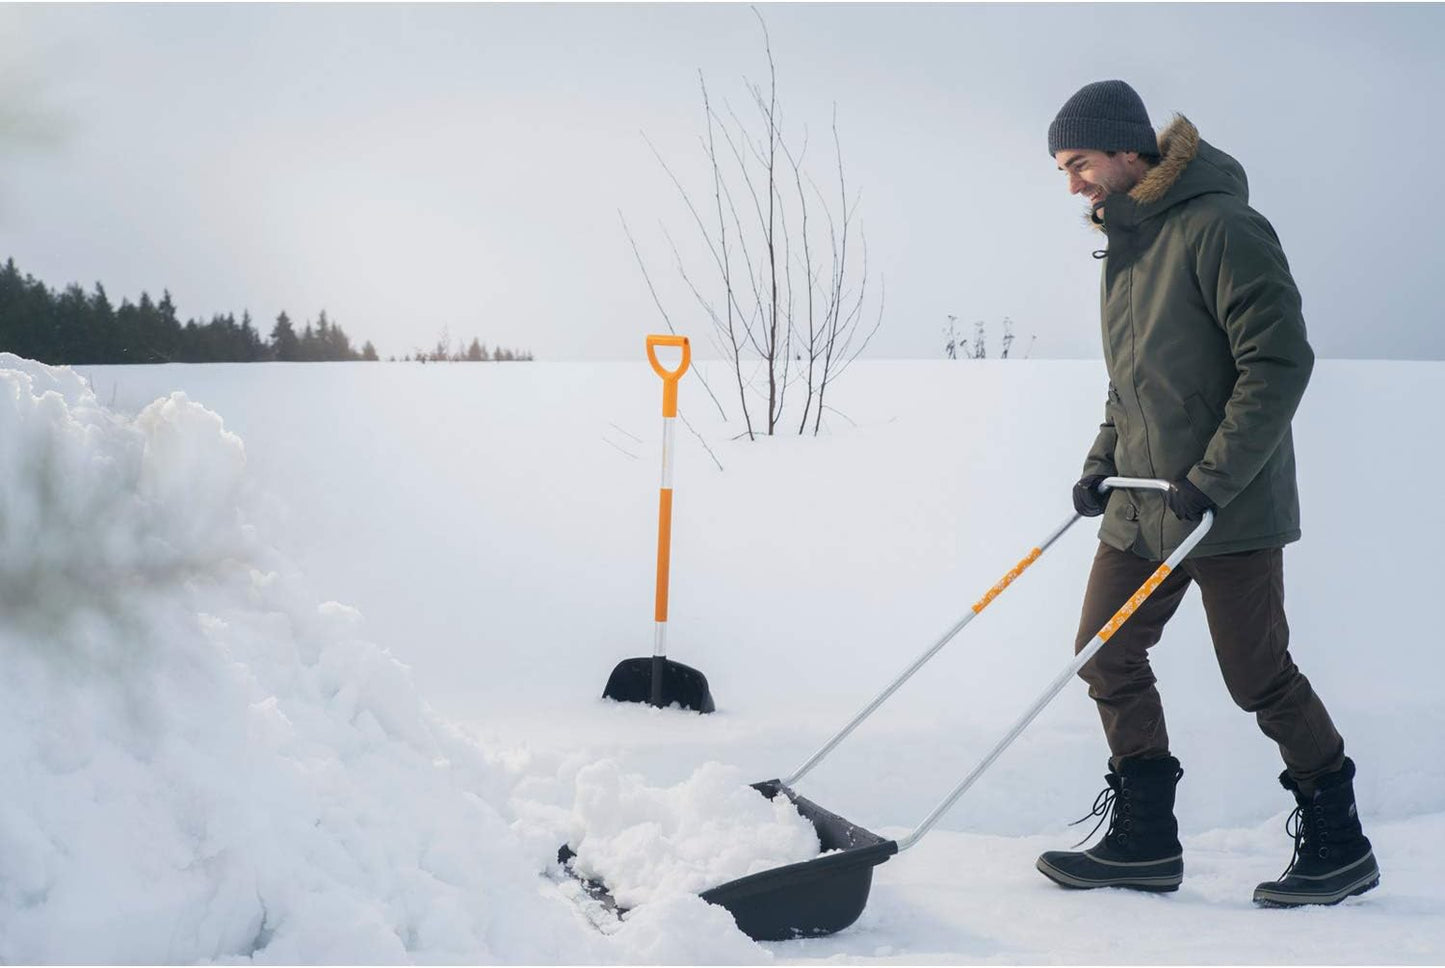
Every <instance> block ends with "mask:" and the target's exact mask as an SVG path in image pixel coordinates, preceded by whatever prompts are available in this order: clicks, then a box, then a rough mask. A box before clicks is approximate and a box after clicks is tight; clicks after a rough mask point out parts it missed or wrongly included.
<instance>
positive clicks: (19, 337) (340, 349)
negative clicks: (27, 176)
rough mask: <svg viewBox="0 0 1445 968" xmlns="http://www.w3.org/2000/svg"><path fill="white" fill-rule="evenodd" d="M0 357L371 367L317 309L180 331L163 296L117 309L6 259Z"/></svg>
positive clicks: (484, 356)
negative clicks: (310, 316) (294, 316)
mask: <svg viewBox="0 0 1445 968" xmlns="http://www.w3.org/2000/svg"><path fill="white" fill-rule="evenodd" d="M0 352H6V353H14V354H15V355H17V356H23V357H25V358H26V359H31V360H36V361H38V362H40V363H48V364H52V365H57V364H74V365H96V364H109V363H261V362H270V361H278V362H295V363H312V362H324V361H336V360H369V361H370V360H377V359H378V356H377V354H376V348H375V347H374V346H372V344H371V341H370V340H367V341H365V342H364V343H363V344H362V345H361V348H360V349H357V348H355V347H354V346H352V344H351V338H350V337H349V336H348V335H347V334H346V331H345V330H344V329H342V328H341V326H340V325H339V324H338V323H336V322H335V321H333V320H331V319H329V318H328V317H327V315H326V311H325V310H324V309H323V310H322V311H321V313H320V314H319V315H318V317H317V319H316V321H315V322H314V323H313V322H310V321H308V322H306V324H305V325H304V326H303V327H302V328H301V329H300V330H299V331H298V330H297V328H296V325H295V324H294V323H293V322H292V321H291V317H290V316H289V315H287V313H286V312H285V311H282V312H281V313H280V314H278V315H277V317H276V320H275V323H274V324H273V326H272V328H271V334H270V336H269V337H262V335H261V332H260V330H258V329H257V327H256V325H255V323H254V322H253V321H252V319H251V314H250V312H248V311H247V312H242V313H241V318H240V319H239V320H238V319H237V318H236V316H235V314H234V313H217V314H215V315H213V316H212V317H211V318H210V320H208V321H205V322H201V321H199V320H196V319H188V320H186V322H185V323H182V322H181V321H180V319H179V317H178V316H177V315H176V307H175V304H174V303H173V302H172V301H171V294H170V292H169V291H165V292H163V294H162V296H161V298H160V300H159V301H156V300H154V299H152V298H151V296H150V294H149V293H145V292H142V293H141V295H140V301H139V302H137V303H132V302H131V301H130V300H129V299H122V300H121V303H120V306H118V307H117V306H115V305H114V304H113V303H112V302H111V299H110V297H109V295H108V294H107V293H106V291H105V287H104V286H102V285H101V284H100V283H98V282H97V283H96V284H95V288H94V289H93V290H92V291H91V292H86V291H85V290H83V289H81V287H80V286H79V285H78V284H76V283H71V284H70V285H69V286H67V287H66V288H65V289H64V290H60V291H57V290H53V289H51V288H50V287H49V286H47V285H45V283H43V282H41V281H39V280H37V279H35V278H34V277H33V276H30V275H28V274H27V275H23V276H22V275H21V273H20V270H19V269H18V268H17V267H16V265H15V260H14V259H13V258H11V259H8V260H7V261H6V263H5V265H4V267H3V268H0ZM425 357H430V358H429V359H426V360H425V361H427V362H431V361H439V360H442V359H447V360H494V359H495V360H529V359H531V358H532V356H531V354H530V353H524V352H519V351H513V350H500V349H499V350H496V351H493V352H488V351H487V350H486V348H485V347H484V346H482V345H481V343H480V342H479V341H477V340H473V341H472V346H471V347H470V348H469V350H468V352H465V353H456V354H449V355H446V356H441V355H432V354H424V353H422V352H421V351H418V352H417V354H416V359H419V360H422V359H424V358H425ZM406 358H407V359H408V360H410V359H412V357H411V356H408V357H406ZM392 359H393V360H394V359H395V357H392Z"/></svg>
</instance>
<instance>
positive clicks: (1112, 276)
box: [1037, 81, 1380, 906]
mask: <svg viewBox="0 0 1445 968" xmlns="http://www.w3.org/2000/svg"><path fill="white" fill-rule="evenodd" d="M1049 154H1050V155H1052V156H1053V158H1054V160H1055V162H1056V163H1057V164H1058V167H1059V169H1060V170H1061V171H1063V172H1064V174H1065V177H1066V178H1067V179H1068V184H1069V192H1070V193H1071V194H1075V195H1082V196H1083V197H1084V198H1085V199H1086V200H1087V201H1088V203H1089V206H1090V215H1089V217H1090V220H1091V221H1092V222H1093V224H1094V225H1095V226H1096V227H1097V228H1098V229H1099V230H1100V231H1101V232H1103V234H1104V235H1105V236H1106V237H1107V240H1108V248H1107V251H1105V252H1099V253H1095V254H1096V256H1098V257H1099V258H1101V259H1102V260H1103V303H1102V312H1103V335H1104V360H1105V363H1106V365H1107V368H1108V373H1109V381H1110V382H1109V394H1108V400H1107V402H1106V403H1105V408H1104V422H1103V424H1102V425H1101V426H1100V428H1099V435H1098V438H1097V439H1096V440H1095V441H1094V446H1093V448H1092V449H1091V450H1090V451H1089V455H1088V458H1087V460H1086V461H1085V463H1084V470H1083V476H1082V477H1081V478H1080V480H1079V482H1078V483H1077V484H1076V485H1074V492H1073V500H1074V507H1075V509H1076V510H1077V511H1078V512H1079V513H1080V514H1083V515H1087V516H1096V515H1102V516H1103V523H1102V526H1101V528H1100V531H1099V538H1100V545H1099V550H1098V552H1097V554H1096V555H1095V558H1094V565H1093V570H1092V572H1091V573H1090V575H1089V584H1088V590H1087V592H1086V593H1085V596H1084V607H1083V615H1082V617H1081V619H1080V624H1079V634H1078V640H1077V642H1076V645H1075V651H1078V650H1079V649H1082V648H1083V647H1084V646H1086V645H1087V644H1088V643H1089V642H1090V640H1092V638H1093V637H1094V635H1095V634H1096V633H1097V632H1098V631H1099V630H1100V628H1102V627H1103V625H1104V624H1105V623H1106V622H1107V621H1108V619H1109V618H1110V616H1112V615H1113V614H1114V612H1115V610H1117V609H1118V608H1119V606H1121V605H1122V604H1124V602H1125V601H1126V600H1127V599H1128V598H1129V596H1130V595H1132V594H1133V593H1134V591H1135V590H1136V589H1138V588H1139V586H1140V585H1142V584H1143V583H1144V581H1145V579H1146V578H1148V576H1149V575H1150V574H1151V573H1152V572H1153V571H1154V569H1155V568H1156V567H1157V566H1158V563H1159V562H1160V561H1162V560H1163V559H1164V558H1166V557H1167V556H1168V555H1169V554H1170V553H1171V552H1173V550H1174V549H1175V548H1177V547H1178V546H1179V544H1180V543H1181V542H1182V541H1183V539H1184V537H1185V536H1186V535H1187V534H1188V533H1189V532H1190V531H1192V530H1193V529H1194V528H1195V527H1196V522H1198V521H1199V520H1200V519H1201V517H1202V516H1203V513H1204V511H1205V510H1212V511H1214V512H1215V522H1214V526H1213V528H1212V529H1211V530H1210V532H1209V533H1208V535H1207V536H1206V537H1205V539H1204V540H1203V541H1202V542H1201V543H1200V544H1199V546H1198V547H1197V548H1196V549H1195V550H1194V552H1193V553H1192V554H1191V556H1190V557H1189V558H1188V559H1186V560H1185V561H1184V562H1183V563H1182V564H1181V565H1180V567H1179V568H1178V569H1176V570H1175V571H1174V572H1173V573H1172V574H1170V575H1169V577H1168V578H1167V579H1165V581H1164V582H1163V584H1161V585H1160V586H1159V588H1158V589H1157V590H1156V591H1155V592H1154V594H1153V596H1152V597H1150V598H1149V599H1148V600H1147V601H1146V602H1145V603H1144V604H1143V605H1142V606H1141V607H1140V608H1139V610H1138V611H1137V612H1135V613H1134V615H1133V616H1132V617H1131V618H1130V619H1129V620H1128V621H1127V622H1125V623H1124V625H1123V627H1122V628H1120V629H1119V631H1118V632H1117V633H1116V634H1115V635H1114V636H1113V637H1112V638H1111V639H1110V640H1109V642H1108V644H1107V645H1106V646H1105V647H1104V648H1103V649H1101V650H1100V651H1099V652H1098V654H1097V655H1095V657H1094V658H1093V659H1092V660H1090V661H1089V663H1088V664H1086V665H1085V666H1084V668H1083V669H1082V670H1081V672H1080V676H1081V677H1082V678H1083V679H1084V680H1085V681H1086V682H1087V683H1088V684H1089V695H1090V697H1092V698H1093V699H1094V701H1095V703H1096V704H1097V705H1098V709H1099V715H1100V718H1101V719H1102V721H1103V726H1104V735H1105V737H1106V739H1107V740H1108V743H1109V751H1110V754H1111V756H1110V760H1109V772H1108V775H1107V776H1106V777H1105V781H1106V783H1107V784H1108V788H1107V789H1106V790H1105V791H1104V792H1103V793H1102V794H1101V795H1100V797H1099V799H1098V800H1097V801H1096V807H1095V809H1094V811H1093V814H1091V815H1092V816H1098V817H1099V818H1100V820H1099V824H1100V825H1102V824H1103V823H1104V822H1105V820H1107V821H1108V824H1109V826H1108V830H1107V832H1106V834H1105V835H1104V838H1103V839H1102V840H1101V841H1100V842H1099V843H1098V844H1096V845H1095V846H1093V847H1091V848H1089V849H1087V850H1084V851H1081V852H1068V851H1050V852H1048V853H1045V854H1044V855H1043V856H1041V857H1040V858H1039V860H1038V865H1037V866H1038V869H1039V870H1040V871H1041V872H1042V873H1043V874H1044V875H1045V876H1047V877H1049V878H1050V879H1052V880H1054V881H1056V882H1057V883H1059V884H1062V885H1064V886H1066V887H1077V888H1090V887H1105V886H1113V887H1127V888H1135V889H1140V890H1148V891H1173V890H1177V889H1178V887H1179V884H1180V882H1181V880H1182V879H1183V874H1184V863H1183V856H1182V849H1181V847H1180V844H1179V828H1178V824H1177V822H1176V821H1175V818H1174V792H1175V785H1176V784H1177V783H1178V781H1179V778H1180V777H1181V776H1183V770H1182V769H1180V766H1179V761H1178V760H1176V759H1175V758H1174V757H1173V756H1171V755H1170V753H1169V736H1168V733H1167V732H1166V730H1165V726H1164V711H1163V707H1162V706H1161V704H1160V699H1159V693H1158V691H1157V690H1156V689H1155V686H1154V682H1155V680H1154V676H1153V674H1152V673H1151V671H1150V669H1149V657H1148V650H1149V648H1150V647H1151V646H1153V645H1154V644H1155V643H1156V642H1158V641H1159V638H1160V635H1161V633H1162V631H1163V628H1164V625H1165V623H1166V622H1168V620H1169V618H1170V616H1172V615H1173V614H1174V611H1175V609H1177V608H1178V606H1179V602H1180V600H1181V599H1182V598H1183V597H1184V593H1185V591H1186V590H1187V589H1188V587H1189V585H1190V583H1191V582H1197V583H1198V585H1199V590H1200V594H1201V596H1202V598H1203V601H1204V610H1205V614H1206V615H1207V616H1208V620H1209V630H1210V635H1211V637H1212V638H1213V640H1214V650H1215V653H1216V655H1217V657H1218V660H1219V667H1220V670H1221V671H1222V672H1223V674H1224V680H1225V683H1226V685H1227V686H1228V688H1229V693H1230V695H1231V696H1232V697H1233V699H1234V701H1235V702H1236V703H1237V704H1238V705H1239V706H1240V707H1241V708H1243V709H1244V710H1245V711H1247V712H1252V713H1254V714H1255V717H1256V719H1257V721H1258V723H1259V727H1260V729H1261V730H1262V731H1263V732H1264V733H1265V735H1266V736H1268V737H1269V738H1270V739H1272V740H1274V741H1275V742H1276V743H1277V744H1278V745H1279V750H1280V755H1281V757H1282V758H1283V760H1284V765H1285V770H1284V772H1283V773H1281V774H1280V777H1279V780H1280V783H1281V784H1282V785H1283V786H1284V787H1285V789H1286V790H1288V791H1290V792H1291V793H1292V794H1293V795H1294V798H1295V803H1296V807H1297V809H1296V811H1295V814H1294V816H1293V817H1292V818H1291V825H1290V832H1291V834H1292V835H1293V836H1294V837H1295V855H1294V857H1293V858H1292V859H1291V861H1290V864H1289V867H1288V868H1287V869H1286V871H1285V873H1284V874H1283V875H1282V876H1281V877H1280V879H1279V880H1277V881H1271V882H1267V883H1264V884H1260V885H1259V886H1258V887H1257V888H1256V889H1255V892H1254V900H1255V901H1256V902H1257V903H1260V904H1265V905H1288V906H1293V905H1300V904H1333V903H1336V902H1338V901H1341V900H1343V899H1344V898H1346V897H1348V896H1350V895H1352V894H1360V893H1363V892H1364V891H1367V890H1369V889H1370V888H1372V887H1374V886H1375V885H1376V884H1378V883H1379V878H1380V872H1379V867H1378V866H1377V864H1376V862H1375V857H1374V853H1373V851H1372V850H1371V847H1370V842H1369V840H1368V839H1367V838H1366V837H1365V835H1364V832H1363V831H1362V830H1361V827H1360V821H1359V818H1358V816H1357V814H1356V808H1355V796H1354V787H1353V778H1354V774H1355V766H1354V763H1353V762H1352V761H1351V760H1350V759H1349V758H1348V757H1346V756H1345V748H1344V740H1342V739H1341V738H1340V734H1339V732H1338V731H1337V730H1336V729H1335V726H1334V724H1333V723H1332V722H1331V720H1330V716H1329V713H1328V712H1326V711H1325V707H1324V704H1323V703H1322V702H1321V701H1320V699H1319V697H1318V696H1316V695H1315V692H1314V690H1313V689H1312V688H1311V687H1310V683H1309V680H1307V679H1306V678H1305V677H1304V676H1303V675H1302V674H1301V673H1300V671H1299V669H1297V668H1296V667H1295V664H1294V661H1293V660H1292V659H1291V658H1290V654H1289V649H1288V644H1289V629H1288V626H1287V624H1286V622H1285V614H1284V605H1283V595H1284V572H1283V553H1282V549H1283V546H1284V545H1285V544H1287V543H1289V542H1291V541H1295V540H1297V539H1298V538H1299V536H1300V528H1299V499H1298V495H1297V493H1296V489H1295V462H1294V444H1293V442H1292V439H1291V436H1290V420H1291V418H1292V417H1293V415H1294V412H1295V408H1296V407H1297V406H1298V405H1299V401H1300V398H1301V396H1303V394H1304V390H1305V385H1306V384H1307V383H1308V381H1309V375H1310V370H1311V368H1312V367H1313V363H1314V354H1313V352H1312V351H1311V350H1310V346H1309V343H1308V341H1307V340H1306V338H1305V324H1304V318H1303V316H1302V315H1301V312H1300V296H1299V292H1298V290H1297V289H1296V288H1295V284H1294V280H1293V279H1292V278H1291V277H1290V272H1289V266H1288V264H1287V263H1286V261H1285V257H1284V253H1283V251H1282V250H1281V249H1280V244H1279V240H1278V238H1277V237H1276V236H1275V233H1274V229H1273V228H1271V227H1270V224H1269V222H1267V221H1266V220H1265V219H1264V217H1263V216H1261V215H1260V214H1259V213H1258V212H1256V211H1254V210H1253V209H1252V208H1250V207H1249V196H1248V186H1247V183H1246V180H1245V174H1244V169H1243V168H1241V167H1240V165H1239V163H1238V162H1237V161H1235V160H1234V159H1233V158H1231V157H1230V156H1229V155H1226V154H1225V153H1224V152H1222V151H1220V150H1218V149H1217V148H1214V147H1213V146H1211V145H1209V144H1208V143H1206V142H1204V141H1202V140H1201V139H1200V137H1199V132H1198V131H1197V130H1196V129H1195V127H1194V125H1192V124H1190V123H1189V121H1188V120H1187V119H1186V118H1184V117H1182V116H1177V115H1176V116H1175V118H1174V120H1173V122H1172V123H1171V124H1170V125H1169V126H1168V127H1167V128H1165V129H1164V130H1163V131H1162V132H1161V133H1160V134H1159V136H1158V137H1157V139H1156V137H1155V133H1154V129H1153V127H1152V126H1151V125H1150V123H1149V115H1148V113H1147V112H1146V111H1145V109H1144V103H1143V101H1141V100H1140V98H1139V95H1138V94H1137V93H1135V92H1134V90H1133V88H1131V87H1130V86H1129V85H1128V84H1125V83H1124V82H1123V81H1100V82H1098V83H1094V84H1089V85H1087V86H1085V87H1084V88H1082V89H1081V90H1080V91H1079V92H1078V93H1076V94H1075V95H1074V96H1073V97H1071V98H1070V99H1069V100H1068V102H1067V103H1065V104H1064V106H1063V109H1062V110H1060V111H1059V114H1058V117H1057V118H1055V119H1054V122H1053V124H1052V125H1050V126H1049ZM1113 475H1119V476H1124V477H1150V478H1163V479H1165V480H1168V481H1170V482H1172V486H1171V488H1170V490H1169V491H1168V493H1167V494H1166V493H1163V492H1158V491H1132V490H1117V491H1107V492H1101V491H1100V490H1099V483H1100V482H1101V481H1102V480H1103V479H1104V478H1105V477H1109V476H1113ZM1096 829H1097V828H1096Z"/></svg>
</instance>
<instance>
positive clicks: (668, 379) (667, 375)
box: [647, 334, 692, 417]
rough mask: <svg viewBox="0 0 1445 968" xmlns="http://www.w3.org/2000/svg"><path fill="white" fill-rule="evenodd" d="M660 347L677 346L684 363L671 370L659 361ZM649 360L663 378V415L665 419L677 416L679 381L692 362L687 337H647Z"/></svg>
mask: <svg viewBox="0 0 1445 968" xmlns="http://www.w3.org/2000/svg"><path fill="white" fill-rule="evenodd" d="M659 346H676V347H679V348H680V349H681V350H682V362H681V363H679V364H678V365H677V369H675V370H669V369H667V367H665V366H663V365H662V363H660V362H659V361H658V359H657V348H658V347H659ZM647 360H648V362H649V363H651V364H652V369H653V371H654V372H656V373H657V375H658V376H660V377H662V415H663V416H664V417H676V416H677V381H678V380H680V379H682V375H683V374H684V373H686V372H687V367H688V364H690V363H691V362H692V347H691V345H689V343H688V341H687V337H686V336H665V335H656V334H655V335H652V336H649V337H647Z"/></svg>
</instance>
